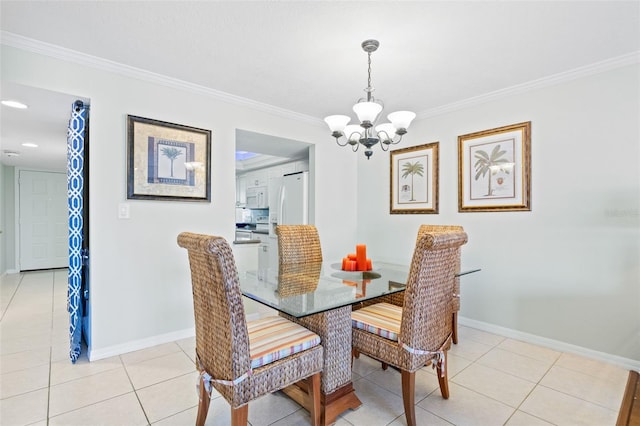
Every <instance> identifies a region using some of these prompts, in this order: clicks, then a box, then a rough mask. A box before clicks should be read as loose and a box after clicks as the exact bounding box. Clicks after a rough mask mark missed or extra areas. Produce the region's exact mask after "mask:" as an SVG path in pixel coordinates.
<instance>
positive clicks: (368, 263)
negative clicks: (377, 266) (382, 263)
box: [367, 259, 373, 271]
mask: <svg viewBox="0 0 640 426" xmlns="http://www.w3.org/2000/svg"><path fill="white" fill-rule="evenodd" d="M372 269H373V265H372V264H371V259H367V271H370V270H372Z"/></svg>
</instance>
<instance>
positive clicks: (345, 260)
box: [342, 257, 349, 271]
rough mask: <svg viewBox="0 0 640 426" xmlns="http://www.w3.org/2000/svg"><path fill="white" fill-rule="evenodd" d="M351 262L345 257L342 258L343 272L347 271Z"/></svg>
mask: <svg viewBox="0 0 640 426" xmlns="http://www.w3.org/2000/svg"><path fill="white" fill-rule="evenodd" d="M348 261H349V258H348V257H343V258H342V270H343V271H346V270H347V262H348Z"/></svg>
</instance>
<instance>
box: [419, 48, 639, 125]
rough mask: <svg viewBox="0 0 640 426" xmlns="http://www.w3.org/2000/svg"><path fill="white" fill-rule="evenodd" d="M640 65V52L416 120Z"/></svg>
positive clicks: (461, 103)
mask: <svg viewBox="0 0 640 426" xmlns="http://www.w3.org/2000/svg"><path fill="white" fill-rule="evenodd" d="M637 63H640V51H636V52H632V53H628V54H626V55H622V56H617V57H615V58H610V59H607V60H604V61H600V62H596V63H594V64H591V65H586V66H584V67H579V68H575V69H572V70H569V71H565V72H561V73H558V74H554V75H550V76H547V77H543V78H539V79H537V80H532V81H529V82H526V83H523V84H518V85H515V86H511V87H506V88H504V89H500V90H496V91H494V92H489V93H485V94H482V95H479V96H475V97H473V98H468V99H465V100H462V101H459V102H452V103H450V104H447V105H443V106H440V107H437V108H432V109H428V110H425V111H422V112H420V113H418V114H416V115H417V117H416V119H425V118H429V117H434V116H437V115H442V114H447V113H450V112H453V111H457V110H460V109H464V108H469V107H472V106H476V105H480V104H484V103H487V102H491V101H495V100H498V99H502V98H506V97H508V96H513V95H517V94H521V93H525V92H530V91H533V90H537V89H542V88H545V87H549V86H553V85H556V84H560V83H565V82H568V81H572V80H576V79H578V78H582V77H587V76H590V75H594V74H599V73H603V72H606V71H610V70H613V69H616V68H622V67H626V66H628V65H634V64H637Z"/></svg>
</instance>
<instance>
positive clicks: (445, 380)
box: [436, 351, 449, 399]
mask: <svg viewBox="0 0 640 426" xmlns="http://www.w3.org/2000/svg"><path fill="white" fill-rule="evenodd" d="M443 365H444V368H440V366H439V365H438V366H437V367H436V374H437V375H438V383H439V384H440V393H441V394H442V397H443V398H444V399H449V373H448V372H447V370H448V368H447V351H444V363H443ZM443 370H444V371H443Z"/></svg>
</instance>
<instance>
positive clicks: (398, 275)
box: [239, 262, 409, 318]
mask: <svg viewBox="0 0 640 426" xmlns="http://www.w3.org/2000/svg"><path fill="white" fill-rule="evenodd" d="M341 267H342V264H340V263H330V262H324V263H308V264H295V265H288V266H281V267H280V269H278V268H277V267H275V268H265V269H258V270H253V271H246V272H240V274H239V275H240V289H241V291H242V294H243V295H245V296H247V297H248V298H250V299H253V300H255V301H257V302H260V303H262V304H264V305H267V306H269V307H272V308H274V309H276V310H278V311H280V312H284V313H286V314H289V315H291V316H294V317H297V318H301V317H305V316H307V315H312V314H317V313H320V312H324V311H328V310H330V309H335V308H340V307H343V306H347V305H352V304H355V303H358V302H361V301H364V300H368V299H372V298H375V297H379V296H383V295H385V294H391V293H396V292H399V291H404V289H405V283H406V281H407V276H408V274H409V267H408V266H406V265H394V264H390V263H382V262H379V263H377V264H376V265H375V268H374V269H373V270H371V271H358V272H348V271H343V270H342V269H341Z"/></svg>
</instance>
